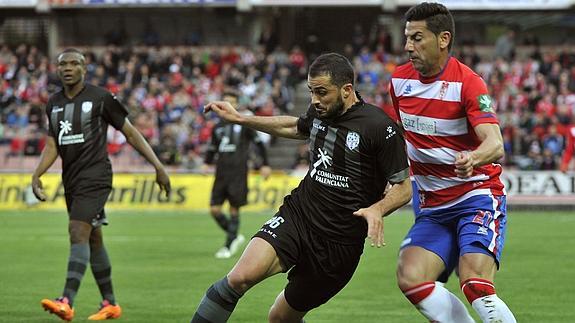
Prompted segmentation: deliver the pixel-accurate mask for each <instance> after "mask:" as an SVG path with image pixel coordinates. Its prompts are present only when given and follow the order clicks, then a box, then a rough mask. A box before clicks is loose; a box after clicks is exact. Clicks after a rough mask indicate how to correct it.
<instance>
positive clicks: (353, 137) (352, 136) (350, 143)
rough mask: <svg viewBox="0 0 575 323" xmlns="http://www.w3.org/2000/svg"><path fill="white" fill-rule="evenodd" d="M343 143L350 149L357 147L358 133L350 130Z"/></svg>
mask: <svg viewBox="0 0 575 323" xmlns="http://www.w3.org/2000/svg"><path fill="white" fill-rule="evenodd" d="M345 145H346V146H347V148H349V149H350V150H354V149H355V148H357V146H359V134H358V133H357V132H354V131H350V132H349V133H348V134H347V138H346V139H345Z"/></svg>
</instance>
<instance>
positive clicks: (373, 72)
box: [0, 39, 575, 170]
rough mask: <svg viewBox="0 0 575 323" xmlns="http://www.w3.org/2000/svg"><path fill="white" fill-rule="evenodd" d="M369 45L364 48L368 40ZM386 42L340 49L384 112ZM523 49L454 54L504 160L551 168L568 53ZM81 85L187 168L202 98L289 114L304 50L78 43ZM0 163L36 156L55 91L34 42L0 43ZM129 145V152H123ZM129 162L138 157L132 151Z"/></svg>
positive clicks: (116, 148) (118, 141) (571, 78)
mask: <svg viewBox="0 0 575 323" xmlns="http://www.w3.org/2000/svg"><path fill="white" fill-rule="evenodd" d="M368 45H369V46H368ZM387 47H388V46H386V44H385V43H384V42H383V41H382V42H375V43H373V44H367V43H366V41H365V40H363V42H362V39H359V40H358V39H354V40H353V42H352V43H351V44H350V45H349V46H346V49H345V51H344V52H345V55H346V56H348V58H350V60H351V61H352V62H353V63H354V65H355V66H354V67H355V69H356V71H357V74H358V75H357V78H358V89H359V91H360V93H361V94H362V96H363V97H364V98H365V99H366V100H367V101H368V102H372V103H374V104H376V105H378V106H381V107H382V108H383V109H385V110H387V111H392V110H393V108H392V107H391V102H390V97H389V81H390V76H391V73H392V72H393V70H394V69H395V67H396V66H397V65H398V64H400V63H401V62H402V60H404V57H403V56H399V55H395V54H393V53H390V52H389V50H387ZM538 48H539V47H537V46H532V47H531V50H530V52H529V54H528V55H521V57H520V56H519V55H517V56H513V55H512V56H510V57H503V56H499V57H481V56H480V55H479V54H477V53H476V52H475V50H474V48H473V47H472V46H467V45H464V46H461V47H458V49H457V50H456V52H455V53H453V54H454V55H455V56H456V57H458V58H459V59H461V60H462V61H463V62H464V63H466V64H468V65H469V66H471V67H473V69H474V70H476V71H477V72H478V73H480V74H481V76H482V77H483V78H484V80H486V82H487V84H488V87H489V90H490V92H491V94H492V97H493V99H494V104H495V108H496V111H497V114H498V116H499V119H500V122H501V129H502V131H503V137H504V141H505V150H506V157H505V160H504V161H502V162H503V163H504V164H505V165H507V166H515V167H518V168H520V169H533V170H535V169H545V170H553V169H558V167H559V163H560V158H561V154H562V151H563V149H564V147H565V140H566V139H565V138H566V135H567V133H566V131H567V128H568V126H569V125H570V124H571V123H573V121H574V115H575V52H574V51H573V50H572V49H570V47H568V46H564V47H558V48H556V50H555V51H545V52H541V51H540V50H539V49H538ZM81 50H83V51H84V52H85V53H86V57H87V68H88V71H87V81H88V82H90V83H92V84H96V85H100V86H103V87H105V88H107V89H108V90H110V91H111V92H112V93H114V94H115V95H116V96H117V97H118V98H119V99H120V100H121V101H122V102H124V104H125V105H126V106H127V107H128V109H129V111H130V118H131V120H132V121H133V123H134V125H135V126H136V127H137V128H138V130H140V131H141V132H142V133H143V134H144V136H145V137H146V139H147V140H148V141H149V142H150V143H151V145H152V147H154V149H155V150H156V152H157V153H158V155H159V156H160V157H161V159H162V161H163V162H164V163H166V164H167V165H171V166H174V167H178V168H183V169H195V168H197V167H198V166H199V165H200V164H201V163H202V154H203V151H204V149H205V146H206V143H207V142H208V140H209V137H210V134H211V129H212V127H213V126H214V124H215V122H216V120H215V119H212V118H214V117H212V116H206V115H204V114H202V113H201V111H202V108H203V104H204V103H205V102H208V101H211V100H216V99H219V98H220V97H221V95H222V93H223V91H224V89H226V88H228V87H232V88H236V89H238V91H239V93H240V95H241V96H240V104H241V105H243V106H246V107H247V108H248V109H250V110H251V111H252V112H253V113H255V114H258V115H274V114H277V113H289V112H290V111H291V110H292V109H293V103H294V102H293V101H294V93H295V87H296V85H297V84H299V83H300V82H302V81H303V80H305V77H306V74H305V73H306V69H307V62H308V61H309V60H308V59H309V58H308V57H307V56H306V54H305V53H304V52H303V51H302V50H301V49H300V48H299V47H297V46H295V47H293V48H292V49H291V50H290V51H289V52H287V51H283V50H281V49H279V47H277V48H276V49H275V50H274V51H272V52H270V53H267V52H266V50H265V47H253V48H251V47H250V48H247V47H241V46H233V47H232V46H230V47H207V46H206V47H201V46H200V47H184V46H182V47H149V46H148V47H146V46H142V47H136V48H133V49H127V48H122V47H117V46H108V47H104V48H81ZM0 77H1V79H0V120H1V122H0V147H7V148H5V149H4V150H2V151H6V153H5V156H0V163H2V162H4V163H6V160H7V159H8V158H11V157H13V156H18V155H38V154H39V153H40V152H41V150H42V147H43V137H44V135H45V131H44V130H43V128H44V127H45V116H44V104H45V103H46V101H47V99H48V96H49V94H51V93H53V92H54V91H56V90H57V89H58V86H59V85H58V81H57V77H56V75H55V65H54V60H53V59H51V58H49V57H47V56H46V55H45V54H44V53H42V52H41V51H39V50H38V49H37V48H36V47H34V46H27V45H20V46H18V47H17V48H9V47H8V46H2V47H1V48H0ZM108 137H109V150H110V153H111V154H112V155H121V154H131V153H130V152H124V151H123V150H124V147H125V139H124V138H123V136H122V135H121V133H119V132H117V131H114V130H113V129H112V128H110V131H109V135H108ZM130 151H131V150H130ZM134 158H136V157H134Z"/></svg>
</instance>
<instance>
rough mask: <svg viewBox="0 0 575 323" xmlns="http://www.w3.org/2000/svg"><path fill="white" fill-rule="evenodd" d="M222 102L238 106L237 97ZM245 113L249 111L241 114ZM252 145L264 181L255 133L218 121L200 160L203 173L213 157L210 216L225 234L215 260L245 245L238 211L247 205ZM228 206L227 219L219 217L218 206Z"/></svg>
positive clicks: (265, 162)
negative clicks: (226, 204) (253, 145)
mask: <svg viewBox="0 0 575 323" xmlns="http://www.w3.org/2000/svg"><path fill="white" fill-rule="evenodd" d="M222 99H223V101H225V102H229V103H230V104H231V105H232V106H237V104H238V94H237V93H235V92H232V91H226V92H225V93H224V94H223V96H222ZM245 113H249V111H245ZM252 142H253V143H254V144H255V146H256V148H257V150H258V153H259V155H260V156H261V159H262V164H263V165H262V166H261V168H260V173H261V175H262V177H264V178H267V177H268V176H269V175H270V173H271V168H270V167H269V166H268V158H267V149H266V146H265V143H264V142H263V141H262V140H261V138H260V136H258V133H257V132H256V131H255V130H253V129H250V128H247V127H242V126H240V125H237V124H232V123H229V122H227V121H225V120H222V121H221V122H220V123H218V124H217V125H216V126H215V127H214V129H213V130H212V139H211V142H210V145H209V146H208V149H207V152H206V157H205V160H204V171H207V170H208V169H209V168H208V167H209V165H212V164H213V163H214V160H215V159H216V157H217V161H216V169H215V180H214V184H213V187H212V195H211V199H210V213H211V215H212V217H213V218H214V220H215V221H216V223H217V224H218V225H219V227H220V228H221V229H222V230H224V232H226V234H227V238H226V242H225V244H224V246H223V247H221V248H220V249H219V250H218V251H217V252H216V255H215V256H216V258H230V257H231V256H233V255H234V254H235V253H236V252H237V251H238V249H239V247H240V246H241V245H242V243H243V242H244V241H245V238H244V236H243V235H241V234H238V230H239V225H240V207H242V206H244V205H246V204H247V197H248V160H249V157H250V144H251V143H252ZM226 200H227V201H228V202H229V204H230V217H229V218H228V217H226V216H225V215H224V214H223V213H222V204H223V203H224V202H225V201H226Z"/></svg>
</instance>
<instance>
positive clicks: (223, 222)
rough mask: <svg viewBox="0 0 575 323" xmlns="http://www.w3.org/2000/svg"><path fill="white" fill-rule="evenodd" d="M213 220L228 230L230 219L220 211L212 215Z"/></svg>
mask: <svg viewBox="0 0 575 323" xmlns="http://www.w3.org/2000/svg"><path fill="white" fill-rule="evenodd" d="M214 220H216V223H217V224H218V225H219V226H220V228H222V230H224V231H228V228H229V226H230V221H229V220H228V218H227V217H226V215H225V214H223V213H220V214H218V215H214Z"/></svg>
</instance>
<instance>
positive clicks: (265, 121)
mask: <svg viewBox="0 0 575 323" xmlns="http://www.w3.org/2000/svg"><path fill="white" fill-rule="evenodd" d="M209 111H213V112H215V113H216V114H217V115H218V116H219V117H220V118H222V119H224V120H226V121H228V122H231V123H235V124H239V125H242V126H246V127H249V128H252V129H255V130H258V131H263V132H266V133H269V134H270V135H272V136H276V137H284V138H291V139H306V138H307V136H305V135H302V134H299V133H298V131H297V120H298V118H296V117H292V116H273V117H261V116H246V115H242V114H240V113H239V112H238V111H237V110H236V109H235V108H234V107H233V106H232V105H231V104H230V103H229V102H224V101H214V102H210V103H208V104H207V105H206V106H205V107H204V113H207V112H209Z"/></svg>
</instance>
